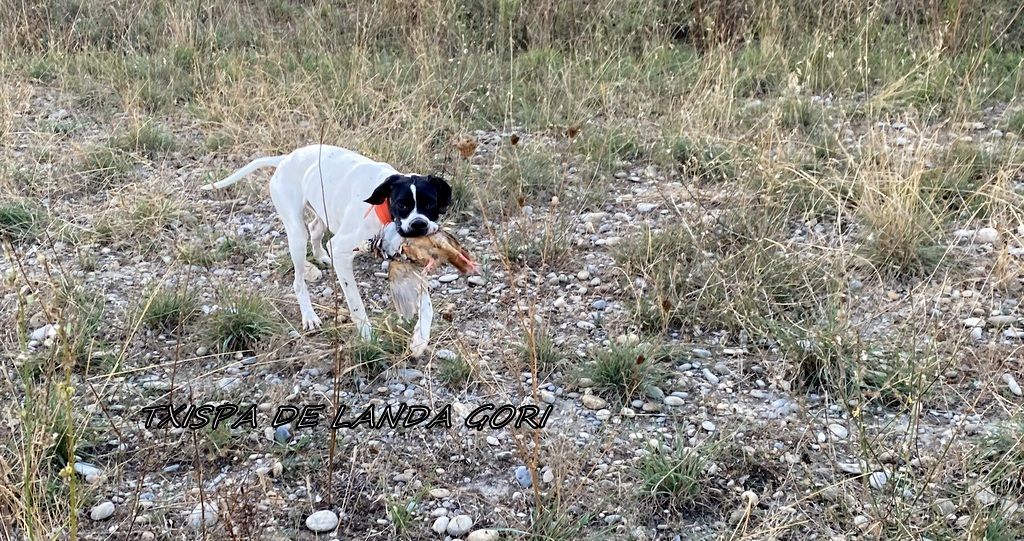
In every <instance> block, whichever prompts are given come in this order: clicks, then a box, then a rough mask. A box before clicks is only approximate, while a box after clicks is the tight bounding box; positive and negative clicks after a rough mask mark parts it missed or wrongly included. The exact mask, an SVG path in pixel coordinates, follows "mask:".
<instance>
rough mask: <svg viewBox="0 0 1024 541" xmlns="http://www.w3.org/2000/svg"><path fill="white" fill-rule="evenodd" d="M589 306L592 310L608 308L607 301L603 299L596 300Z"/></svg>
mask: <svg viewBox="0 0 1024 541" xmlns="http://www.w3.org/2000/svg"><path fill="white" fill-rule="evenodd" d="M591 306H592V307H593V308H594V310H604V309H606V308H608V301H606V300H604V299H597V300H596V301H594V303H593V304H591Z"/></svg>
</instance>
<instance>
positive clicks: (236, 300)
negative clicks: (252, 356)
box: [207, 292, 283, 352]
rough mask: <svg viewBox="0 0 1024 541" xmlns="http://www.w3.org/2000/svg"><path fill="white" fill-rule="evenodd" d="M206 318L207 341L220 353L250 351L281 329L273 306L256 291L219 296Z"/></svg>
mask: <svg viewBox="0 0 1024 541" xmlns="http://www.w3.org/2000/svg"><path fill="white" fill-rule="evenodd" d="M220 304H221V307H220V309H219V310H217V311H215V312H213V314H211V315H210V318H209V325H208V328H207V335H208V340H209V341H210V342H211V343H212V345H213V346H214V347H215V348H217V349H218V350H219V351H221V352H232V351H252V350H253V349H254V348H255V347H256V346H257V345H258V344H260V343H262V342H265V341H267V340H268V339H270V338H272V337H273V336H274V335H275V334H277V333H278V332H280V331H281V330H282V329H283V325H282V322H281V319H280V317H279V315H278V313H277V311H276V310H275V309H274V306H273V305H272V304H271V303H270V302H269V301H268V300H267V299H266V298H264V297H263V296H262V295H260V294H259V293H245V292H235V293H229V294H226V295H223V298H222V300H221V303H220Z"/></svg>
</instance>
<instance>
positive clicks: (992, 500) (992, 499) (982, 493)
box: [974, 487, 999, 507]
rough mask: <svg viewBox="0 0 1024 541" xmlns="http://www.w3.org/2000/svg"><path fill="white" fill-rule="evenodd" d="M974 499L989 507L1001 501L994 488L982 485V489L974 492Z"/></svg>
mask: <svg viewBox="0 0 1024 541" xmlns="http://www.w3.org/2000/svg"><path fill="white" fill-rule="evenodd" d="M974 501H976V502H978V503H979V504H980V505H981V506H982V507H988V506H990V505H995V504H996V503H997V502H998V501H999V496H997V495H996V493H995V492H992V489H990V488H988V487H982V488H981V490H979V491H977V492H975V493H974Z"/></svg>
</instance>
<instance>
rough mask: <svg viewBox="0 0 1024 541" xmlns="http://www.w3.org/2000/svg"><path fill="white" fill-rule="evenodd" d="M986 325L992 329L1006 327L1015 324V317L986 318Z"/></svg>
mask: <svg viewBox="0 0 1024 541" xmlns="http://www.w3.org/2000/svg"><path fill="white" fill-rule="evenodd" d="M987 321H988V324H989V325H992V326H993V327H1007V326H1010V325H1013V324H1014V323H1016V322H1017V318H1016V317H1015V316H1005V315H1004V316H992V317H990V318H988V320H987Z"/></svg>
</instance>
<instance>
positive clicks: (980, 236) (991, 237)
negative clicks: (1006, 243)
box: [974, 227, 999, 244]
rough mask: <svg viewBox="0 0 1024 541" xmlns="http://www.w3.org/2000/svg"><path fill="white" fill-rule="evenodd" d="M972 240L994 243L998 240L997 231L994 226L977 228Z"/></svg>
mask: <svg viewBox="0 0 1024 541" xmlns="http://www.w3.org/2000/svg"><path fill="white" fill-rule="evenodd" d="M974 240H975V241H976V242H980V243H987V244H994V243H996V242H999V231H997V230H996V229H995V228H994V227H983V228H981V229H979V230H978V233H977V235H975V236H974Z"/></svg>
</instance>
